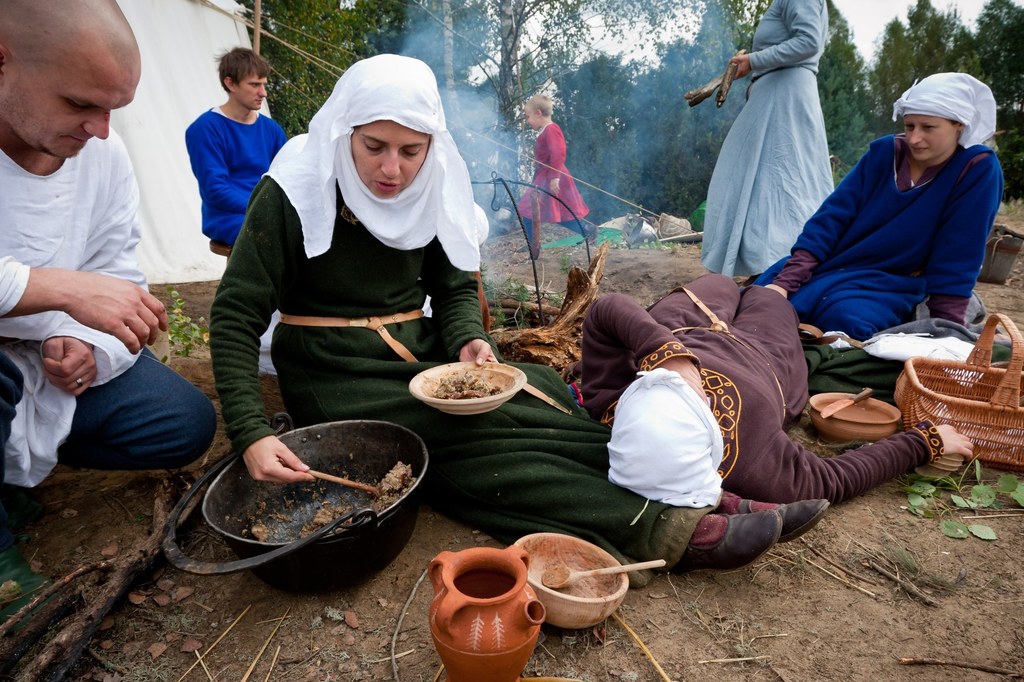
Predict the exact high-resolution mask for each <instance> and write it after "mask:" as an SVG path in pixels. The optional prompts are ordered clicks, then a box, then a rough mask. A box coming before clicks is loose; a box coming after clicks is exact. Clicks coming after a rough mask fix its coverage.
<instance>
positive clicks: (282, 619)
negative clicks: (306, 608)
mask: <svg viewBox="0 0 1024 682" xmlns="http://www.w3.org/2000/svg"><path fill="white" fill-rule="evenodd" d="M291 612H292V608H291V607H290V606H289V607H288V608H287V609H285V612H284V615H283V616H281V617H280V618H279V619H278V621H277V625H275V626H274V630H273V632H271V633H270V636H269V637H267V641H265V642H264V643H263V646H262V647H260V650H259V652H258V653H257V654H256V658H254V659H252V663H250V664H249V669H248V670H246V671H245V675H243V676H242V682H248V680H249V675H252V671H253V670H255V669H256V664H257V663H259V662H260V657H261V656H263V652H264V651H266V650H267V647H268V646H270V640H272V639H274V635H276V634H277V631H278V630H280V629H281V625H282V624H283V623H284V622H285V621H286V620H287V619H288V614H289V613H291Z"/></svg>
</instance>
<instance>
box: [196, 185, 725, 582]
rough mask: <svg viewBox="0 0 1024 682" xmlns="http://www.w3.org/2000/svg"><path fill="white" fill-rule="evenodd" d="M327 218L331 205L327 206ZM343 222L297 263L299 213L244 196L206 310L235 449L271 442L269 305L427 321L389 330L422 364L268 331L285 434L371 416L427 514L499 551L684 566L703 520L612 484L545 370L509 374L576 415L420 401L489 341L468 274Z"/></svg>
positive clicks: (606, 434) (304, 334)
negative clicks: (577, 552)
mask: <svg viewBox="0 0 1024 682" xmlns="http://www.w3.org/2000/svg"><path fill="white" fill-rule="evenodd" d="M338 205H339V206H343V201H342V199H341V197H340V195H339V201H338ZM345 213H347V210H345V209H342V210H341V211H339V217H338V219H337V221H336V223H335V228H334V235H333V239H332V243H331V247H330V249H329V250H328V251H327V252H326V253H324V254H322V255H320V256H317V257H315V258H307V257H306V255H305V252H304V249H303V239H302V228H301V225H300V222H299V219H298V215H297V214H296V212H295V210H294V209H293V208H292V206H291V204H290V203H289V202H288V199H287V197H286V196H285V194H284V192H283V191H282V190H281V189H280V187H279V186H278V185H277V184H276V183H275V182H274V181H273V180H272V179H269V178H265V179H264V180H263V181H262V182H261V183H260V184H259V185H258V186H257V187H256V190H255V191H254V193H253V197H252V199H251V201H250V206H249V212H248V215H247V217H246V221H245V225H244V228H243V230H242V232H241V234H240V236H239V238H238V241H237V242H236V243H235V245H234V250H233V251H232V254H231V257H230V258H229V260H228V265H227V269H226V271H225V273H224V277H223V279H222V280H221V284H220V287H219V289H218V291H217V295H216V298H215V300H214V303H213V309H212V314H211V326H210V346H211V351H212V357H213V369H214V374H215V378H216V382H217V391H218V393H219V394H220V399H221V404H222V411H223V416H224V420H225V422H226V424H227V433H228V436H229V437H230V438H231V442H232V446H233V447H234V448H235V449H236V450H237V451H243V450H245V448H247V447H248V446H249V445H250V444H252V443H253V442H255V441H256V440H258V439H260V438H263V437H264V436H268V435H272V434H273V429H272V428H271V427H270V424H269V421H268V420H267V417H266V414H265V409H264V406H263V404H262V401H261V399H260V386H259V381H258V378H257V374H256V368H257V358H258V352H259V348H258V347H259V337H260V335H261V333H262V332H263V331H264V330H265V329H266V327H267V324H268V321H269V320H270V317H271V314H272V313H273V311H274V310H275V309H280V310H281V312H282V313H287V314H292V315H312V316H329V317H363V316H375V315H379V316H386V315H387V314H394V313H399V312H407V311H412V310H417V309H419V308H420V307H421V306H422V305H423V303H424V300H425V298H426V296H428V295H429V296H430V303H431V309H432V317H429V318H421V319H417V320H412V321H408V322H400V323H397V324H390V325H388V331H389V332H390V333H391V335H392V336H393V337H394V338H395V339H397V340H398V341H400V342H401V343H402V344H403V345H405V346H406V347H407V348H408V349H409V350H410V351H411V352H412V353H413V355H415V356H416V358H417V359H418V360H419V362H406V361H404V360H402V359H401V358H400V357H399V356H398V355H397V354H396V353H395V352H394V351H393V350H392V349H391V348H390V347H389V346H388V345H387V344H386V343H385V342H384V340H383V339H381V337H380V336H379V335H378V334H377V333H376V332H374V331H371V330H368V329H365V328H352V327H326V328H325V327H305V326H291V325H286V324H280V325H278V326H277V328H276V331H275V333H274V338H273V344H272V357H273V361H274V366H275V368H276V369H277V372H278V379H279V382H280V387H281V394H282V398H283V400H284V403H285V406H286V408H287V410H288V412H289V414H290V415H291V417H292V419H293V421H294V422H295V425H296V426H307V425H310V424H318V423H324V422H332V421H338V420H345V419H379V420H385V421H389V422H393V423H396V424H400V425H401V426H404V427H406V428H408V429H410V430H412V431H413V432H415V433H416V434H418V435H419V436H420V437H421V438H422V439H423V441H424V442H425V443H426V446H427V449H428V451H429V455H430V465H429V469H428V472H427V474H426V477H425V480H424V485H425V487H426V489H427V495H428V501H429V503H430V504H431V506H433V507H434V508H436V509H438V510H441V511H443V512H444V513H446V514H448V515H450V516H452V517H454V518H456V519H458V520H460V521H463V522H465V523H467V524H470V525H472V526H475V527H477V528H480V529H482V530H484V531H486V532H488V533H490V534H491V535H493V536H494V537H496V538H498V539H499V540H502V541H504V542H513V541H514V540H516V539H517V538H518V537H520V536H522V535H525V534H528V533H535V532H542V531H550V532H561V533H569V534H572V535H576V536H579V537H582V538H584V539H586V540H589V541H591V542H593V543H595V544H597V545H599V546H601V547H603V548H605V549H606V550H608V551H610V552H612V553H613V554H615V555H617V556H618V557H621V558H624V559H637V560H648V559H658V558H661V559H665V560H666V562H667V563H668V565H669V566H672V565H674V564H675V563H676V562H677V561H678V560H679V558H680V557H681V556H682V553H683V551H684V550H685V549H686V545H687V543H688V541H689V538H690V535H691V534H692V532H693V528H694V526H695V525H696V523H697V521H698V520H699V519H700V517H701V516H702V515H703V514H705V513H707V512H708V511H709V509H708V508H704V509H700V510H695V509H685V508H677V507H671V506H668V505H665V504H660V503H655V502H649V501H648V500H646V499H645V498H643V497H640V496H638V495H636V494H634V493H632V492H630V491H628V490H625V489H623V488H620V487H618V486H616V485H613V484H612V483H610V482H609V481H608V449H607V446H608V441H609V438H610V434H611V432H610V430H609V428H608V427H606V426H604V425H602V424H600V423H599V422H597V421H595V420H593V419H591V418H590V417H589V416H587V414H586V412H585V411H584V410H582V409H580V408H579V407H578V406H576V404H575V402H574V401H573V400H572V399H571V397H570V394H569V391H568V389H567V387H566V385H565V384H564V382H563V381H562V380H561V379H560V377H559V376H558V374H557V373H556V372H555V371H554V370H552V369H551V368H549V367H545V366H540V365H523V364H518V365H516V366H518V367H519V368H520V369H522V370H523V371H524V372H526V374H527V376H528V377H529V381H530V383H531V384H533V385H534V386H536V387H537V388H539V389H541V390H543V391H544V392H545V393H546V394H548V395H549V396H551V397H552V398H554V399H555V400H557V401H559V402H560V403H563V404H564V405H566V406H567V407H570V408H572V414H565V413H563V412H560V411H558V410H556V409H555V408H553V407H551V406H550V405H547V404H545V403H544V402H542V401H540V400H538V399H537V398H535V397H532V396H530V395H528V394H526V393H523V392H520V393H519V394H518V395H517V396H515V397H514V398H513V399H512V400H510V401H509V402H507V403H506V404H504V405H503V406H502V407H500V408H499V409H497V410H494V411H492V412H488V413H485V414H480V415H468V416H467V415H459V416H456V415H448V414H445V413H442V412H439V411H437V410H435V409H434V408H431V407H429V406H427V405H425V404H423V403H421V402H420V401H418V400H416V399H415V398H413V397H412V395H411V394H410V393H409V389H408V384H409V380H410V379H412V377H413V376H414V375H416V374H417V373H418V372H421V371H422V370H424V369H427V368H429V367H432V366H435V365H437V364H439V363H446V362H452V361H455V360H457V359H458V353H459V350H460V348H461V347H462V346H463V345H464V344H465V343H467V342H468V341H470V340H472V339H474V338H482V339H487V340H488V341H490V342H491V345H492V346H493V345H494V344H493V341H491V340H490V338H489V337H488V336H487V335H486V333H485V332H484V329H483V324H482V320H481V317H480V308H479V303H478V299H477V293H476V291H477V283H476V279H475V278H474V276H473V274H472V273H469V272H464V271H461V270H458V269H456V268H455V267H453V266H452V265H451V263H450V262H449V260H448V258H447V257H446V256H445V253H444V250H443V249H442V248H441V245H440V243H439V242H438V241H437V239H434V240H433V241H432V242H431V243H430V244H428V245H427V246H425V247H423V248H419V249H413V250H409V251H400V250H397V249H394V248H391V247H388V246H386V245H384V244H383V243H381V242H380V241H378V240H377V239H376V238H375V237H374V236H373V235H372V234H370V233H369V232H368V231H367V230H366V229H365V228H364V227H363V226H362V225H361V224H359V223H358V221H354V220H352V221H350V220H346V219H345V218H343V217H342V214H345Z"/></svg>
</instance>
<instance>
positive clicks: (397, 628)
mask: <svg viewBox="0 0 1024 682" xmlns="http://www.w3.org/2000/svg"><path fill="white" fill-rule="evenodd" d="M426 577H427V569H423V573H420V577H419V579H418V580H417V581H416V583H415V584H414V585H413V586H412V590H410V591H409V596H408V598H406V600H405V606H403V607H402V611H401V613H399V614H398V622H397V623H395V632H394V634H392V635H391V674H392V675H393V676H394V678H395V682H398V661H397V659H398V657H397V656H395V648H396V647H397V646H398V634H399V633H400V632H401V630H402V621H404V620H405V614H406V613H408V612H409V605H410V604H412V600H413V598H414V597H415V596H416V592H417V590H419V589H420V585H421V584H422V583H423V581H424V580H425V579H426Z"/></svg>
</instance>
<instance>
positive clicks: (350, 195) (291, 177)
mask: <svg viewBox="0 0 1024 682" xmlns="http://www.w3.org/2000/svg"><path fill="white" fill-rule="evenodd" d="M381 120H387V121H394V122H396V123H399V124H401V125H403V126H405V127H407V128H410V129H412V130H417V131H419V132H423V133H427V134H429V135H430V136H431V141H430V149H429V150H428V152H427V157H426V159H425V160H424V163H423V166H422V167H421V168H420V171H419V173H418V174H417V175H416V178H415V180H413V182H412V183H410V185H409V186H408V187H406V188H405V189H404V190H402V192H400V193H399V194H398V196H395V197H392V198H390V199H381V198H378V197H376V196H374V195H373V193H372V192H370V190H369V188H368V187H366V185H365V184H363V182H362V181H361V180H360V179H359V176H358V174H357V173H356V170H355V163H354V161H353V160H352V151H351V138H352V131H353V129H354V128H355V127H357V126H360V125H364V124H367V123H373V122H375V121H381ZM267 174H268V175H270V177H272V178H274V180H276V181H277V183H278V184H279V185H281V188H282V189H283V190H284V192H285V194H286V195H287V196H288V200H289V201H290V202H291V204H292V206H293V207H294V208H295V210H296V212H297V213H298V215H299V219H300V220H301V222H302V236H303V241H304V244H305V251H306V256H307V257H308V258H314V257H316V256H318V255H320V254H322V253H324V252H326V251H327V249H328V248H329V247H330V245H331V236H332V234H333V232H334V222H335V219H336V218H337V194H336V185H340V187H341V193H342V195H343V196H344V197H345V203H346V204H347V205H348V208H349V209H351V210H352V213H354V214H355V216H356V217H357V218H358V219H359V221H360V222H361V223H362V224H363V225H364V226H365V227H366V229H367V230H368V231H369V232H370V233H371V234H373V235H374V236H375V237H376V238H377V239H379V240H380V241H381V242H382V243H384V244H386V245H388V246H391V247H392V248H396V249H400V250H411V249H416V248H420V247H423V246H426V245H427V244H428V243H430V241H431V240H432V239H433V238H434V237H435V236H436V237H437V238H438V240H439V241H440V242H441V246H442V247H443V248H444V251H445V254H446V255H447V256H448V258H449V260H451V262H452V264H453V265H454V266H455V267H457V268H459V269H460V270H466V271H469V272H474V271H477V270H479V269H480V247H479V245H478V243H477V232H476V220H475V217H474V211H473V191H472V185H471V183H470V179H469V170H468V169H467V168H466V163H465V161H463V160H462V157H461V156H460V155H459V152H458V149H457V148H456V146H455V140H453V139H452V136H451V134H450V133H449V132H448V129H447V128H446V124H445V116H444V110H443V108H442V106H441V98H440V95H439V93H438V90H437V80H436V79H435V78H434V74H433V72H432V71H431V70H430V67H429V66H427V65H426V64H424V63H423V62H421V61H419V60H418V59H412V58H410V57H401V56H399V55H391V54H383V55H377V56H376V57H370V58H369V59H364V60H361V61H358V62H356V63H355V64H353V65H352V66H350V67H349V68H348V70H347V71H346V72H345V73H344V74H342V76H341V78H340V79H339V80H338V83H337V84H336V85H335V86H334V92H332V93H331V96H330V98H328V100H327V102H326V103H325V104H324V105H323V107H321V108H320V110H319V111H318V112H317V113H316V114H315V115H314V116H313V118H312V120H311V121H310V123H309V137H308V138H307V140H306V144H305V146H304V147H303V149H302V151H300V152H299V153H298V155H297V156H296V157H295V158H292V159H288V160H286V161H284V162H282V163H281V164H279V165H278V164H275V165H274V167H272V168H271V169H270V170H269V171H268V172H267Z"/></svg>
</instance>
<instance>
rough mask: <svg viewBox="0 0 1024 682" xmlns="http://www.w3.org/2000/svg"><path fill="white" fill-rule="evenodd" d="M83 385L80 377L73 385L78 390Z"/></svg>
mask: <svg viewBox="0 0 1024 682" xmlns="http://www.w3.org/2000/svg"><path fill="white" fill-rule="evenodd" d="M83 383H85V382H83V381H82V377H78V378H77V379H75V385H76V386H78V387H79V388H81V387H82V384H83Z"/></svg>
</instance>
